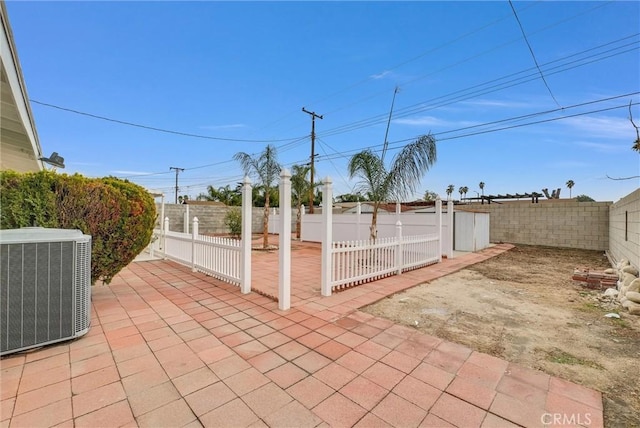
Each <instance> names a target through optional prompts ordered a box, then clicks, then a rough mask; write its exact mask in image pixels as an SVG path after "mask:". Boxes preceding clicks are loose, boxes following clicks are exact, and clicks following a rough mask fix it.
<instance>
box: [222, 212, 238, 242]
mask: <svg viewBox="0 0 640 428" xmlns="http://www.w3.org/2000/svg"><path fill="white" fill-rule="evenodd" d="M224 224H226V225H227V227H228V228H229V231H230V232H229V233H231V236H233V237H234V238H236V239H239V238H240V235H241V234H242V211H240V209H239V208H231V209H230V210H229V211H228V212H227V215H225V216H224Z"/></svg>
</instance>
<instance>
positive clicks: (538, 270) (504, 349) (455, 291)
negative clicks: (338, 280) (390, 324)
mask: <svg viewBox="0 0 640 428" xmlns="http://www.w3.org/2000/svg"><path fill="white" fill-rule="evenodd" d="M576 267H589V268H591V269H599V270H604V269H606V268H607V267H610V266H609V263H608V260H607V258H606V257H605V255H604V254H603V253H602V252H597V251H587V250H575V249H559V248H547V247H536V246H517V247H515V248H514V249H512V250H510V251H507V252H506V253H503V254H501V255H499V256H497V257H494V258H492V259H489V260H487V261H485V262H482V263H478V264H476V265H474V266H471V267H469V268H467V269H464V270H462V271H460V272H457V273H455V274H452V275H448V276H446V277H443V278H440V279H438V280H435V281H433V282H430V283H425V284H422V285H419V286H417V287H414V288H412V289H410V290H407V291H405V292H403V293H399V294H396V295H394V296H390V297H389V298H386V299H383V300H381V301H379V302H377V303H376V304H374V305H371V306H369V307H367V308H363V310H364V311H365V312H368V313H370V314H373V315H376V316H381V317H384V318H387V319H390V320H393V321H394V322H397V323H401V324H404V325H407V326H411V327H414V328H416V329H417V330H420V331H422V332H424V333H428V334H431V335H434V336H438V337H440V338H443V339H446V340H450V341H452V342H457V343H460V344H463V345H466V346H468V347H470V348H473V349H475V350H478V351H480V352H485V353H488V354H491V355H494V356H497V357H500V358H503V359H505V360H508V361H511V362H514V363H518V364H521V365H523V366H527V367H531V368H534V369H539V370H542V371H544V372H546V373H548V374H550V375H553V376H558V377H561V378H564V379H568V380H571V381H573V382H575V383H579V384H582V385H585V386H587V387H590V388H594V389H597V390H600V391H602V392H603V397H604V417H605V426H607V427H640V317H637V316H633V315H629V314H628V313H626V312H625V310H624V309H622V308H621V307H620V306H618V305H617V303H615V302H613V301H611V300H608V299H604V298H603V297H602V292H600V291H593V290H589V289H586V288H584V287H582V286H581V285H579V284H578V283H575V282H574V281H572V279H571V275H572V273H573V269H574V268H576ZM611 312H615V313H619V315H620V317H621V318H620V319H614V318H606V317H605V316H604V315H605V314H607V313H611Z"/></svg>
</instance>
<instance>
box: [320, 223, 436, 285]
mask: <svg viewBox="0 0 640 428" xmlns="http://www.w3.org/2000/svg"><path fill="white" fill-rule="evenodd" d="M398 228H399V230H401V228H402V226H401V225H398ZM439 261H440V248H439V237H438V235H432V236H428V235H422V236H419V235H414V236H405V237H403V236H402V234H401V232H400V233H399V236H397V237H393V238H379V239H377V240H375V241H374V240H371V239H367V240H361V241H338V242H332V243H331V279H330V286H331V288H332V290H338V289H342V288H346V287H351V286H354V285H359V284H363V283H365V282H370V281H375V280H378V279H380V278H384V277H386V276H390V275H396V274H400V273H402V272H405V271H408V270H411V269H417V268H420V267H423V266H427V265H430V264H433V263H438V262H439Z"/></svg>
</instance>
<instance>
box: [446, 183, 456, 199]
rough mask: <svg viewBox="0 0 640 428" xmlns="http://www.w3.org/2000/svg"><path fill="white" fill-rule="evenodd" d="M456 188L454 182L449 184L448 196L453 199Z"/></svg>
mask: <svg viewBox="0 0 640 428" xmlns="http://www.w3.org/2000/svg"><path fill="white" fill-rule="evenodd" d="M455 189H456V187H455V186H454V185H453V184H449V185H448V186H447V197H448V199H449V200H451V194H452V193H453V191H454V190H455Z"/></svg>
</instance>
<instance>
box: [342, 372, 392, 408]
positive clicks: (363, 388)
mask: <svg viewBox="0 0 640 428" xmlns="http://www.w3.org/2000/svg"><path fill="white" fill-rule="evenodd" d="M338 392H340V393H341V394H342V395H344V396H345V397H347V398H349V399H350V400H351V401H353V402H354V403H356V404H358V405H360V406H361V407H362V408H364V409H367V410H371V409H373V408H374V407H375V406H376V405H377V404H378V403H379V402H380V401H381V400H382V399H383V398H384V397H386V396H387V394H389V391H388V390H387V389H384V388H383V387H381V386H379V385H378V384H376V383H374V382H372V381H370V380H369V379H366V378H364V377H362V376H358V377H356V378H355V379H353V380H352V381H351V382H349V383H348V384H346V385H345V386H344V387H343V388H342V389H340V390H339V391H338Z"/></svg>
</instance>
